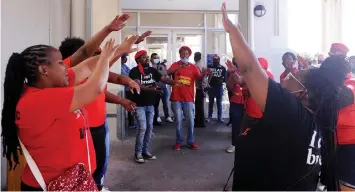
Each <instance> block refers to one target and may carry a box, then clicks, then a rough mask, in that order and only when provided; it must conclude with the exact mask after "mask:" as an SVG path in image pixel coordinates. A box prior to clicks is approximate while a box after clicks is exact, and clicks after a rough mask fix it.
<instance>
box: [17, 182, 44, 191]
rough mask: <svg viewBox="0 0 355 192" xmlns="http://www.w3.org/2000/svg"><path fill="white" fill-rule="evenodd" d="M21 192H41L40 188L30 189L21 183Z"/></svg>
mask: <svg viewBox="0 0 355 192" xmlns="http://www.w3.org/2000/svg"><path fill="white" fill-rule="evenodd" d="M21 191H43V189H42V188H36V187H31V186H29V185H26V184H24V183H23V182H22V181H21Z"/></svg>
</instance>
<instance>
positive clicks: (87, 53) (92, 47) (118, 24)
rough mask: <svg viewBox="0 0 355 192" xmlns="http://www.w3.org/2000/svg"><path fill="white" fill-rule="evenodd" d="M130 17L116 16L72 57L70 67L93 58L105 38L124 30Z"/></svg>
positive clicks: (127, 15) (124, 15)
mask: <svg viewBox="0 0 355 192" xmlns="http://www.w3.org/2000/svg"><path fill="white" fill-rule="evenodd" d="M129 17H130V15H129V14H126V13H125V14H123V15H121V16H116V17H115V19H113V20H112V21H111V23H110V24H108V25H107V26H105V27H104V28H103V29H101V30H100V31H99V32H98V33H96V34H95V35H94V36H93V37H91V38H90V39H89V40H88V41H87V42H86V43H85V44H84V45H83V46H82V47H80V48H79V49H78V50H77V51H76V52H75V53H74V54H73V55H72V58H71V62H70V66H71V67H74V66H76V65H78V64H79V63H80V62H82V61H84V60H85V59H87V58H89V57H91V56H93V55H94V53H95V52H96V51H97V49H98V48H99V47H100V45H101V43H102V42H103V41H104V40H105V38H106V37H107V36H108V35H109V34H110V33H111V32H113V31H118V30H120V29H122V28H123V27H124V26H125V24H124V22H125V21H126V20H127V19H129Z"/></svg>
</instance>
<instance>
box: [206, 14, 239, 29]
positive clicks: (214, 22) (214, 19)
mask: <svg viewBox="0 0 355 192" xmlns="http://www.w3.org/2000/svg"><path fill="white" fill-rule="evenodd" d="M228 18H229V19H230V20H231V21H232V23H233V24H237V23H238V14H236V13H230V14H228ZM206 20H207V27H208V28H223V24H222V14H220V13H208V14H206Z"/></svg>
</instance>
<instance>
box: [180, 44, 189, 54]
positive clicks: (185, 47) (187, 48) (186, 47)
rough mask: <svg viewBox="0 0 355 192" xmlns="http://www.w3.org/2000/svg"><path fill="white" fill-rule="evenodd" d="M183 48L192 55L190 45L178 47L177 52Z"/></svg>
mask: <svg viewBox="0 0 355 192" xmlns="http://www.w3.org/2000/svg"><path fill="white" fill-rule="evenodd" d="M183 49H185V50H187V51H188V52H189V55H192V51H191V49H190V47H188V46H182V47H181V48H180V49H179V53H181V51H182V50H183Z"/></svg>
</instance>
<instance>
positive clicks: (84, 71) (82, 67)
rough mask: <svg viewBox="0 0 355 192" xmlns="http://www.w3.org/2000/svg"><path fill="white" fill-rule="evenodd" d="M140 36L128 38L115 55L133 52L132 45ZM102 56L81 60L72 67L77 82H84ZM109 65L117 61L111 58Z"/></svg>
mask: <svg viewBox="0 0 355 192" xmlns="http://www.w3.org/2000/svg"><path fill="white" fill-rule="evenodd" d="M137 38H138V36H132V37H130V38H126V39H125V41H124V42H123V43H122V44H121V45H119V47H118V48H117V49H115V53H114V56H113V57H117V55H120V54H122V53H125V52H126V53H129V52H132V51H133V50H132V45H133V44H134V42H135V41H136V40H137ZM99 58H100V56H99V55H98V56H93V57H90V58H89V59H86V60H85V61H83V62H81V63H80V64H79V65H77V66H75V67H72V69H73V71H74V73H75V84H78V83H80V82H82V81H83V80H84V79H86V78H87V77H89V76H90V75H91V74H92V73H93V71H94V70H95V68H96V65H97V62H98V60H99ZM110 60H111V62H109V67H111V66H112V65H113V64H114V63H115V62H112V60H113V59H110Z"/></svg>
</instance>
